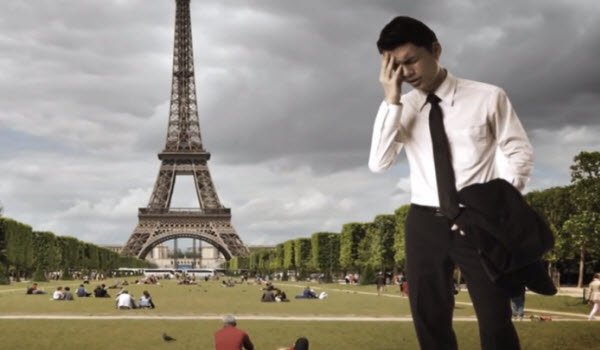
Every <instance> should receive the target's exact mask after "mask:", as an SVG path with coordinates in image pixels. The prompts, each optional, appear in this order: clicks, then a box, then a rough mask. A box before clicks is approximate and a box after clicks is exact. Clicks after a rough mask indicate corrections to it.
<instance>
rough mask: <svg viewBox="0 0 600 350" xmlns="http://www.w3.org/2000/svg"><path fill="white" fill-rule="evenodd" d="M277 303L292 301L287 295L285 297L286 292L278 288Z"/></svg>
mask: <svg viewBox="0 0 600 350" xmlns="http://www.w3.org/2000/svg"><path fill="white" fill-rule="evenodd" d="M275 301H278V302H279V301H290V300H289V299H288V298H287V295H285V292H284V291H282V290H281V289H279V288H277V289H275Z"/></svg>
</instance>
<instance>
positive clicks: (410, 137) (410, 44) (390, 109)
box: [369, 17, 533, 350]
mask: <svg viewBox="0 0 600 350" xmlns="http://www.w3.org/2000/svg"><path fill="white" fill-rule="evenodd" d="M377 46H378V49H379V52H380V53H381V55H382V56H381V72H380V77H379V80H380V82H381V84H382V86H383V89H384V93H385V100H384V101H383V102H382V103H381V106H380V107H379V110H378V112H377V116H376V118H375V123H374V130H373V138H372V143H371V152H370V156H369V168H370V169H371V170H372V171H373V172H382V171H384V170H385V169H387V168H389V167H390V166H391V165H392V164H393V162H394V161H395V159H396V157H397V156H398V154H399V153H400V151H401V150H402V148H404V149H406V155H407V159H408V163H409V166H410V179H411V189H412V191H411V208H410V211H409V214H408V217H407V222H406V237H405V240H406V264H407V267H406V275H407V278H408V281H409V283H408V288H409V293H408V295H409V300H410V305H411V312H412V315H413V320H414V325H415V328H416V331H417V336H418V338H419V343H420V345H421V348H422V349H457V348H458V346H457V342H456V337H455V334H454V331H453V329H452V313H453V308H454V295H453V290H452V286H453V280H452V274H453V270H454V266H455V265H458V266H459V267H460V269H461V271H462V273H463V276H464V277H465V279H466V281H467V285H468V290H469V293H470V295H471V298H472V300H473V305H474V308H475V312H476V314H477V318H478V321H479V330H480V340H481V346H482V349H484V350H485V349H519V348H520V347H519V340H518V336H517V334H516V332H515V329H514V327H513V325H512V322H511V309H510V298H509V296H508V295H506V294H505V292H503V291H502V290H500V289H499V288H497V287H495V286H494V285H493V284H492V282H491V281H490V280H489V278H488V277H487V275H486V273H485V271H484V270H483V267H482V265H481V264H480V258H479V255H478V253H477V251H476V249H475V247H474V246H473V245H472V244H470V243H469V242H468V241H467V239H466V237H465V236H464V235H463V234H461V231H460V228H458V227H457V226H456V225H455V224H454V220H453V219H455V218H456V216H457V215H458V213H459V207H458V202H457V200H456V191H457V190H460V189H461V188H463V187H465V186H468V185H471V184H475V183H483V182H487V181H490V180H492V179H494V178H497V177H500V176H501V177H503V178H504V179H506V180H507V181H508V182H510V183H512V184H513V185H514V186H515V187H516V188H518V189H519V190H522V189H523V187H524V186H525V184H526V182H527V180H528V178H529V176H530V174H531V171H532V167H533V157H532V149H531V145H530V143H529V140H528V138H527V135H526V134H525V131H524V130H523V127H522V125H521V123H520V121H519V119H518V118H517V115H516V113H515V111H514V110H513V108H512V105H511V104H510V101H509V100H508V97H507V96H506V94H505V93H504V91H503V90H502V89H500V88H498V87H496V86H492V85H489V84H484V83H480V82H475V81H469V80H464V79H459V78H456V77H454V76H453V75H452V74H450V73H449V72H448V71H447V70H446V69H444V68H443V67H442V66H441V65H440V63H439V58H440V56H441V53H442V47H441V45H440V43H439V42H438V40H437V37H436V35H435V33H434V32H433V31H432V30H431V29H430V28H428V27H427V26H426V25H425V24H423V23H422V22H420V21H418V20H416V19H413V18H410V17H396V18H394V19H393V20H392V21H391V22H390V23H388V24H387V25H386V26H385V27H384V28H383V30H382V31H381V35H380V37H379V40H378V42H377ZM402 82H406V83H408V84H410V85H411V86H412V87H413V90H412V91H410V92H408V93H406V94H404V95H402V90H401V86H402ZM436 111H438V112H436ZM436 113H437V115H438V116H440V115H441V117H442V120H443V121H440V122H439V123H438V124H431V123H434V122H433V121H432V118H434V115H435V114H436ZM438 118H439V117H438ZM438 120H439V119H438ZM440 124H441V125H440ZM430 125H431V127H430ZM434 128H437V129H440V128H441V130H442V132H441V133H442V134H445V136H444V137H443V138H442V141H440V138H439V130H438V132H437V134H436V135H438V136H434V131H433V129H434ZM436 137H437V138H436ZM440 142H441V143H440ZM440 144H443V145H445V146H443V147H444V148H443V151H440V148H439V147H440V146H439V145H440ZM434 147H437V148H436V151H435V152H434ZM498 150H499V151H500V152H502V153H503V154H504V156H505V158H506V165H505V169H504V171H503V173H502V174H500V173H499V170H498V167H497V164H496V159H497V158H496V152H497V151H498ZM444 152H446V154H447V155H446V156H445V158H443V157H442V159H445V160H446V165H447V167H445V169H447V168H450V170H449V172H443V171H442V170H443V169H444V166H440V164H442V165H443V164H444V162H443V161H442V162H440V161H438V159H440V154H442V153H444ZM434 155H435V158H434ZM436 171H437V176H436ZM440 174H444V176H441V175H440ZM444 181H446V182H450V183H451V186H449V185H448V184H444V185H442V184H441V183H443V182H444ZM438 184H440V186H438ZM448 187H451V191H450V190H449V188H448ZM446 192H450V195H448V193H446ZM444 193H445V194H444ZM452 193H453V194H452ZM448 198H450V200H448ZM448 201H449V202H450V203H453V205H450V206H448V205H445V203H447V202H448ZM440 203H442V204H440ZM452 207H454V209H452ZM448 208H450V209H448Z"/></svg>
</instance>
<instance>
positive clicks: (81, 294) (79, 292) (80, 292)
mask: <svg viewBox="0 0 600 350" xmlns="http://www.w3.org/2000/svg"><path fill="white" fill-rule="evenodd" d="M75 294H77V296H78V297H80V298H85V297H89V296H90V295H92V293H88V292H87V290H85V287H84V286H83V284H80V285H79V288H77V290H76V291H75Z"/></svg>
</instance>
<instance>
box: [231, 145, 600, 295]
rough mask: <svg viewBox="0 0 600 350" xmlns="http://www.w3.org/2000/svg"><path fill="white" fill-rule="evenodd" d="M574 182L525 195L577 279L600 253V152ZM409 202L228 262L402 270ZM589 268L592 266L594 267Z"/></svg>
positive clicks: (556, 266) (583, 162)
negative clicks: (574, 267) (367, 219)
mask: <svg viewBox="0 0 600 350" xmlns="http://www.w3.org/2000/svg"><path fill="white" fill-rule="evenodd" d="M570 170H571V183H570V184H569V185H568V186H562V187H552V188H548V189H545V190H541V191H532V192H529V193H527V194H526V195H525V196H524V197H525V200H526V201H527V202H528V203H529V204H530V205H531V206H532V207H533V208H534V209H535V210H536V212H538V214H540V216H541V217H542V218H543V219H544V220H546V222H547V223H548V225H549V227H550V229H551V230H552V232H553V233H554V235H555V238H556V245H555V247H554V249H553V250H552V251H550V252H548V253H547V254H546V256H545V259H546V261H547V262H548V272H549V274H550V273H553V272H554V273H556V271H560V270H561V269H565V268H566V267H567V266H570V265H572V264H573V261H578V282H577V283H578V285H579V287H581V285H582V284H583V277H584V275H585V274H586V273H587V274H589V273H591V272H593V269H594V268H597V267H598V266H596V265H597V264H598V260H599V258H600V152H581V153H579V154H578V155H577V156H575V158H574V163H573V165H572V166H571V168H570ZM409 207H410V206H409V205H404V206H401V207H400V208H398V209H396V210H395V212H394V214H389V215H378V216H376V217H375V218H374V220H373V222H368V223H358V222H352V223H347V224H344V225H343V226H342V229H341V231H340V232H339V233H338V232H316V233H313V234H312V235H311V236H310V238H297V239H292V240H288V241H285V242H283V243H279V244H277V245H276V246H275V247H274V248H263V249H259V250H255V251H251V253H250V255H249V256H248V257H234V258H232V259H231V260H230V261H229V262H227V263H226V266H225V267H227V268H229V269H232V270H249V271H251V272H258V273H263V274H267V273H272V272H277V271H286V272H287V271H294V272H295V273H296V275H297V276H298V277H299V278H305V277H307V276H308V275H309V274H310V273H311V272H316V273H321V274H323V275H324V277H325V279H326V280H331V279H332V278H333V277H334V276H335V275H336V274H340V273H341V274H345V273H347V272H360V274H361V275H362V276H363V277H364V279H365V280H366V282H367V283H369V282H370V281H369V280H370V279H372V276H373V275H374V271H393V272H394V273H396V272H397V271H398V270H402V269H403V268H404V265H405V263H406V257H405V253H404V234H405V232H404V224H405V222H406V217H407V215H408V210H409ZM590 270H591V271H590Z"/></svg>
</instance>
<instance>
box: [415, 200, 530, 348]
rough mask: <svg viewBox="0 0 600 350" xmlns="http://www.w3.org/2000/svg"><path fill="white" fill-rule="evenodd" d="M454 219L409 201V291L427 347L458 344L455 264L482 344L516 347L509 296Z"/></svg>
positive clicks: (419, 328) (449, 346) (419, 333)
mask: <svg viewBox="0 0 600 350" xmlns="http://www.w3.org/2000/svg"><path fill="white" fill-rule="evenodd" d="M451 225H452V223H451V222H450V220H448V219H447V218H446V217H444V216H442V215H441V214H438V213H436V212H435V211H434V210H433V209H432V208H430V207H422V206H418V205H414V204H413V205H411V207H410V210H409V212H408V217H407V220H406V237H405V242H406V277H407V280H408V297H409V301H410V308H411V313H412V317H413V320H414V325H415V328H416V331H417V337H418V339H419V344H420V345H421V349H423V350H441V349H444V350H445V349H449V350H455V349H458V345H457V343H456V336H455V334H454V330H453V329H452V313H453V310H454V293H453V279H452V277H453V276H452V274H453V271H454V266H455V265H457V266H458V267H459V268H460V270H461V272H462V274H463V276H464V278H465V280H466V282H467V288H468V290H469V295H470V296H471V300H472V301H473V307H474V308H475V314H476V315H477V320H478V322H479V337H480V340H481V348H482V349H483V350H518V349H520V346H519V338H518V336H517V333H516V331H515V328H514V327H513V324H512V321H511V316H512V311H511V308H510V298H509V297H508V295H506V294H505V293H504V292H503V291H502V290H500V289H498V288H496V287H495V286H494V285H493V284H492V282H491V281H490V280H489V278H488V277H487V276H486V274H485V271H484V270H483V268H482V266H481V264H480V262H479V256H478V253H477V250H476V249H475V247H474V246H473V245H471V244H470V243H469V241H468V240H467V239H466V237H465V236H462V235H460V234H459V233H457V232H453V231H451V230H450V227H451Z"/></svg>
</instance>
